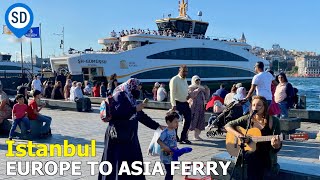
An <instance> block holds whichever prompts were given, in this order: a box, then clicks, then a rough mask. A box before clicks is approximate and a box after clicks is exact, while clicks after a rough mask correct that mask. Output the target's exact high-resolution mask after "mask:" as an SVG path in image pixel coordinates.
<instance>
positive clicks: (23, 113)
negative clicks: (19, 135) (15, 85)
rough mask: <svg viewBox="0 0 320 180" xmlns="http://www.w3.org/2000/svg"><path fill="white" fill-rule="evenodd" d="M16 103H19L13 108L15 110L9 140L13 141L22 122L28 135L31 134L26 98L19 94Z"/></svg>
mask: <svg viewBox="0 0 320 180" xmlns="http://www.w3.org/2000/svg"><path fill="white" fill-rule="evenodd" d="M16 101H17V103H16V104H15V105H14V106H13V109H12V120H13V124H12V127H11V129H10V133H9V140H12V137H13V134H14V131H15V130H16V128H17V125H18V124H19V123H20V122H21V121H22V122H23V123H24V124H25V126H26V128H27V134H30V133H31V129H30V122H29V119H28V113H27V110H28V106H27V105H26V104H24V96H23V95H22V94H18V95H17V96H16Z"/></svg>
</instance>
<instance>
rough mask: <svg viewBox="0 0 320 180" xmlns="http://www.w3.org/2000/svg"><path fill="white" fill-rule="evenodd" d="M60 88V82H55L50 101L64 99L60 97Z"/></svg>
mask: <svg viewBox="0 0 320 180" xmlns="http://www.w3.org/2000/svg"><path fill="white" fill-rule="evenodd" d="M62 94H63V93H62V86H61V82H60V81H57V82H56V84H55V85H54V87H53V90H52V94H51V99H64V97H63V95H62Z"/></svg>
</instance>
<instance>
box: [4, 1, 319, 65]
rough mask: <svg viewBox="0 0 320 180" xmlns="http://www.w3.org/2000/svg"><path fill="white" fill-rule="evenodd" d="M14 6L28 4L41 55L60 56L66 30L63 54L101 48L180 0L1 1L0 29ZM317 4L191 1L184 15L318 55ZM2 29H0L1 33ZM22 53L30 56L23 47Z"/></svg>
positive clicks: (11, 48) (260, 42) (8, 46)
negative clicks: (113, 33) (101, 42)
mask: <svg viewBox="0 0 320 180" xmlns="http://www.w3.org/2000/svg"><path fill="white" fill-rule="evenodd" d="M17 2H21V3H25V4H27V5H28V6H29V7H30V8H31V9H32V11H33V14H34V23H33V27H35V26H38V24H39V23H40V22H41V23H42V37H43V53H44V57H47V56H49V55H52V54H54V53H55V54H56V55H58V54H59V53H61V50H60V49H59V43H60V37H59V36H55V35H53V33H61V31H62V27H63V26H64V28H65V50H66V51H67V49H69V47H72V48H74V49H78V50H84V49H85V48H89V47H92V48H93V49H95V50H98V49H101V48H102V46H101V45H99V44H98V42H97V41H98V39H99V38H103V37H107V36H109V34H110V32H111V31H112V30H115V31H116V32H119V31H121V30H122V29H131V28H132V27H134V28H142V29H147V28H150V29H156V25H155V22H154V21H155V20H156V19H159V18H162V16H163V14H169V13H171V14H172V16H173V17H176V16H178V11H177V10H178V0H157V1H156V0H135V1H132V0H117V1H116V0H91V1H82V0H32V1H31V0H29V1H27V0H21V1H13V0H5V1H4V0H2V1H1V4H0V17H1V19H0V25H1V28H2V25H4V24H5V19H4V17H5V12H6V10H7V8H8V7H9V6H10V5H12V4H14V3H17ZM319 7H320V1H292V0H281V1H279V0H268V1H257V0H246V1H235V0H224V1H218V0H189V11H188V14H189V16H190V17H191V18H193V19H197V18H198V17H197V16H196V14H197V12H198V11H199V10H201V11H202V12H203V17H202V19H203V20H204V21H208V22H209V23H210V25H209V28H208V31H207V34H206V35H208V36H215V37H225V38H239V37H240V35H241V33H242V32H244V33H245V35H246V38H247V41H248V43H249V44H251V45H253V46H255V45H256V46H260V47H263V48H267V49H270V48H271V46H272V44H274V43H278V44H280V46H281V47H283V48H286V49H296V50H301V51H305V50H307V51H316V52H317V53H320V47H319V44H320V36H319V32H320V24H319V19H318V18H319V17H320V11H319ZM1 31H2V29H1ZM8 39H9V36H8V35H2V34H0V52H8V53H11V54H12V55H13V58H12V59H15V52H19V51H20V46H19V44H17V43H12V42H9V40H8ZM39 44H40V43H39V40H38V39H34V40H33V46H34V53H35V54H37V55H38V56H40V45H39ZM24 54H25V55H29V54H30V48H29V43H24Z"/></svg>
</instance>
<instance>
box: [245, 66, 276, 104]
mask: <svg viewBox="0 0 320 180" xmlns="http://www.w3.org/2000/svg"><path fill="white" fill-rule="evenodd" d="M254 70H255V72H256V73H257V74H256V75H255V76H253V79H252V83H251V88H250V90H249V92H248V94H247V96H246V98H245V99H249V98H250V97H251V96H252V94H253V92H254V91H256V95H258V96H263V97H265V98H266V100H267V103H268V106H270V104H271V101H272V92H271V83H272V82H273V81H274V77H273V76H272V74H270V73H269V72H265V71H264V64H263V62H261V61H258V62H257V63H256V65H255V66H254Z"/></svg>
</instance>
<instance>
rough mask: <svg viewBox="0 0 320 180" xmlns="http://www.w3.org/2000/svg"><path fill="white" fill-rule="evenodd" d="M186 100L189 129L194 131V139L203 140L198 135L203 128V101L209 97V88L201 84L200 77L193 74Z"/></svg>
mask: <svg viewBox="0 0 320 180" xmlns="http://www.w3.org/2000/svg"><path fill="white" fill-rule="evenodd" d="M189 96H190V99H189V100H188V102H189V106H190V109H191V124H190V128H189V130H190V131H194V140H203V139H202V138H201V137H200V133H201V131H203V130H205V126H206V125H205V115H204V113H205V103H206V102H207V100H208V99H209V96H210V90H209V88H208V87H207V86H202V85H201V81H200V77H199V76H197V75H196V76H193V77H192V79H191V85H190V86H189Z"/></svg>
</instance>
